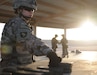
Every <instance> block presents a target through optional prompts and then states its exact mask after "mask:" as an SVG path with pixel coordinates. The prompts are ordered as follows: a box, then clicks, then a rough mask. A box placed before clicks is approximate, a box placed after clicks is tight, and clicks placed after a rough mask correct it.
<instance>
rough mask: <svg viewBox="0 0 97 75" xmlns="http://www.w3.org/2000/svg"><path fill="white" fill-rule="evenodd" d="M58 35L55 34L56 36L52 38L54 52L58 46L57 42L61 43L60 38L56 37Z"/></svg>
mask: <svg viewBox="0 0 97 75" xmlns="http://www.w3.org/2000/svg"><path fill="white" fill-rule="evenodd" d="M57 37H58V35H57V34H55V37H53V38H52V40H51V44H52V49H53V50H54V52H56V49H57V48H58V46H57V44H58V43H59V42H58V40H57V39H56V38H57Z"/></svg>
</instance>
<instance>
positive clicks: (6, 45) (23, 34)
mask: <svg viewBox="0 0 97 75" xmlns="http://www.w3.org/2000/svg"><path fill="white" fill-rule="evenodd" d="M13 8H14V10H15V13H16V14H17V17H15V18H13V19H11V20H9V22H7V23H6V25H5V27H4V30H3V32H2V39H1V58H2V61H1V62H0V67H2V68H3V69H7V70H12V71H16V70H17V67H19V66H21V65H27V64H30V63H32V61H33V60H32V55H33V54H34V55H37V56H40V55H46V56H47V57H48V58H49V60H50V61H49V67H56V66H58V65H59V63H60V62H61V58H60V57H58V56H57V55H56V53H54V52H53V51H52V49H50V48H49V47H48V46H47V45H45V44H44V42H42V41H41V39H39V38H37V37H36V36H34V35H33V34H32V29H31V25H30V21H31V18H33V15H34V11H36V10H37V4H36V0H14V3H13Z"/></svg>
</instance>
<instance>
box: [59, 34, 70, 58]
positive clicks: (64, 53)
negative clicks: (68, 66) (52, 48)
mask: <svg viewBox="0 0 97 75" xmlns="http://www.w3.org/2000/svg"><path fill="white" fill-rule="evenodd" d="M60 43H61V44H62V57H63V58H64V57H65V56H67V58H68V57H69V55H68V50H67V48H68V45H67V43H68V41H67V39H66V37H65V36H64V35H62V39H61V42H60Z"/></svg>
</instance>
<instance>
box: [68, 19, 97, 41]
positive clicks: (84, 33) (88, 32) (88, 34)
mask: <svg viewBox="0 0 97 75" xmlns="http://www.w3.org/2000/svg"><path fill="white" fill-rule="evenodd" d="M96 34H97V27H96V26H95V23H93V22H92V21H90V20H89V19H88V20H86V21H84V22H83V23H82V24H81V26H80V27H79V28H75V29H72V31H70V30H67V38H68V39H69V40H70V39H73V40H84V41H89V40H97V35H96Z"/></svg>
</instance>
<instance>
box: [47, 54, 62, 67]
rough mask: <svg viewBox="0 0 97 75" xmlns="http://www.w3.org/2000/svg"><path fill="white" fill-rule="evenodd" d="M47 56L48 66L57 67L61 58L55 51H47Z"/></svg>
mask: <svg viewBox="0 0 97 75" xmlns="http://www.w3.org/2000/svg"><path fill="white" fill-rule="evenodd" d="M47 57H48V58H49V65H48V66H49V67H58V66H59V64H60V62H61V60H62V59H61V58H60V57H58V56H57V54H56V53H55V52H49V53H48V55H47Z"/></svg>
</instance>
